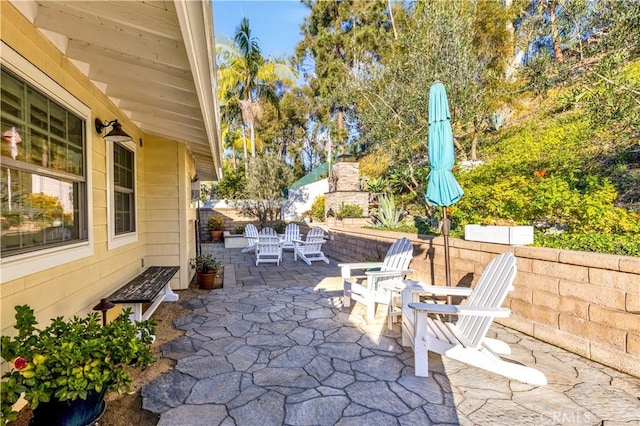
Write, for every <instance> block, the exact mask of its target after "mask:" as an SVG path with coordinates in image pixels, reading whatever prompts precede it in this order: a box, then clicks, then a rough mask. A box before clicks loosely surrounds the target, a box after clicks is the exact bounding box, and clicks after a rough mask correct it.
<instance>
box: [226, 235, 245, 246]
mask: <svg viewBox="0 0 640 426" xmlns="http://www.w3.org/2000/svg"><path fill="white" fill-rule="evenodd" d="M246 246H247V239H246V238H245V237H244V235H240V234H234V235H231V234H230V233H229V231H224V248H245V247H246Z"/></svg>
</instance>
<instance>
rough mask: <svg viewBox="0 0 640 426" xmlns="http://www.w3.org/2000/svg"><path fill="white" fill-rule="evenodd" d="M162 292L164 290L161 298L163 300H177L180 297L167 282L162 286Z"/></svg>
mask: <svg viewBox="0 0 640 426" xmlns="http://www.w3.org/2000/svg"><path fill="white" fill-rule="evenodd" d="M163 292H164V299H163V300H164V301H165V302H177V301H178V299H179V298H180V297H179V296H178V295H177V294H175V293H174V292H173V290H171V286H170V285H169V283H167V285H165V286H164V289H163Z"/></svg>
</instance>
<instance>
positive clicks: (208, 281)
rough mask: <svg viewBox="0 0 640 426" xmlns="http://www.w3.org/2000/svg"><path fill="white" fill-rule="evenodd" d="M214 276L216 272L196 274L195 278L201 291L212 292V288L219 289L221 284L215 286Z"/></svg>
mask: <svg viewBox="0 0 640 426" xmlns="http://www.w3.org/2000/svg"><path fill="white" fill-rule="evenodd" d="M216 275H218V271H215V272H209V273H206V274H202V273H200V272H198V273H197V274H196V276H197V278H198V284H199V285H200V288H201V289H203V290H212V289H214V288H221V287H222V283H218V285H216Z"/></svg>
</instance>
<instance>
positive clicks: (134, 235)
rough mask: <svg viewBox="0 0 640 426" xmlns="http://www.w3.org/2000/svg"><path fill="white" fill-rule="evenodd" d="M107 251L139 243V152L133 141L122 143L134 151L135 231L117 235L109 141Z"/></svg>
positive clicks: (109, 143) (110, 144) (108, 145)
mask: <svg viewBox="0 0 640 426" xmlns="http://www.w3.org/2000/svg"><path fill="white" fill-rule="evenodd" d="M105 142H106V148H107V233H108V237H107V250H113V249H116V248H118V247H123V246H126V245H128V244H133V243H137V242H138V226H139V224H138V176H137V173H138V151H137V145H136V144H135V143H133V141H129V142H120V143H121V144H122V145H124V146H126V147H127V148H129V149H130V150H131V151H133V209H134V217H135V230H134V231H133V232H129V233H126V234H120V235H116V226H115V223H114V211H113V210H114V204H115V200H114V189H113V142H111V141H107V140H105Z"/></svg>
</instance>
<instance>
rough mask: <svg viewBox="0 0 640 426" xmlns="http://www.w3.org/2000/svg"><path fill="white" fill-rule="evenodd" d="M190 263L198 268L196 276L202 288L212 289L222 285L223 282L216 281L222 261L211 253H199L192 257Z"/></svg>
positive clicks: (194, 267)
mask: <svg viewBox="0 0 640 426" xmlns="http://www.w3.org/2000/svg"><path fill="white" fill-rule="evenodd" d="M190 265H191V267H192V268H193V269H195V270H196V278H197V280H198V284H199V285H200V288H201V289H204V290H211V289H214V288H220V287H222V283H221V282H220V283H217V282H216V277H217V276H218V270H219V269H220V262H218V260H217V259H216V258H215V257H213V256H211V255H210V254H199V255H197V256H196V257H194V258H193V259H191V262H190Z"/></svg>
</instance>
